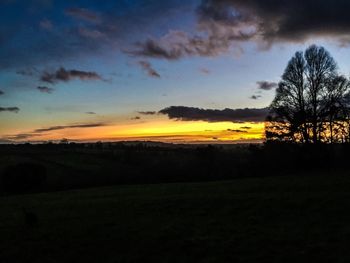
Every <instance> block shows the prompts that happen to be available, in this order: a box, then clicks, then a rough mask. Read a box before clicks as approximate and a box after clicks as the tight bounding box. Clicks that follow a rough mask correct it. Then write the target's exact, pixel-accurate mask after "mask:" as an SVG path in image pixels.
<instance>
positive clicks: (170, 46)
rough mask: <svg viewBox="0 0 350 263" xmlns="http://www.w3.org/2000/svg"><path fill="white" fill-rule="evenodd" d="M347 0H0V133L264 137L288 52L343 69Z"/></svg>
mask: <svg viewBox="0 0 350 263" xmlns="http://www.w3.org/2000/svg"><path fill="white" fill-rule="evenodd" d="M349 10H350V2H349V1H347V0H333V1H325V0H319V1H314V0H304V1H287V0H269V1H261V0H216V1H215V0H212V1H210V0H187V1H183V0H181V1H180V0H167V1H165V0H163V1H161V0H114V1H108V0H106V1H98V0H90V1H87V0H84V1H82V0H81V1H80V0H75V1H64V0H26V1H25V0H0V22H1V23H0V142H2V143H6V142H24V141H45V140H60V139H62V138H68V139H70V140H76V141H97V140H102V141H114V140H156V141H165V142H210V143H212V142H225V143H228V142H244V141H249V142H250V141H259V140H261V139H262V138H263V129H264V123H263V120H264V118H265V116H266V113H267V109H266V107H267V106H268V105H269V104H270V103H271V101H272V99H273V97H274V92H275V88H276V86H277V83H278V81H279V79H280V76H281V75H282V73H283V70H284V68H285V66H286V64H287V62H288V60H289V59H290V58H291V57H292V55H293V54H294V53H295V52H296V51H298V50H304V49H305V48H306V47H307V46H309V45H310V44H317V45H322V46H324V47H325V48H326V49H327V50H328V51H329V52H330V53H331V54H332V56H333V57H334V58H335V60H336V61H337V62H338V66H339V71H340V72H341V73H343V74H345V75H346V76H349V73H350V49H349V44H350V19H349V18H348V17H349V15H348V11H349Z"/></svg>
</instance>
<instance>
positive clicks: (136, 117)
mask: <svg viewBox="0 0 350 263" xmlns="http://www.w3.org/2000/svg"><path fill="white" fill-rule="evenodd" d="M140 119H141V117H140V116H135V117H133V118H131V119H130V120H140Z"/></svg>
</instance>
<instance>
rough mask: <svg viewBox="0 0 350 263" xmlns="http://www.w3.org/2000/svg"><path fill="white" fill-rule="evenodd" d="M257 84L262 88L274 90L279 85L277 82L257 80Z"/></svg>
mask: <svg viewBox="0 0 350 263" xmlns="http://www.w3.org/2000/svg"><path fill="white" fill-rule="evenodd" d="M256 84H257V85H258V89H260V90H272V89H274V88H276V87H277V86H278V84H277V83H276V82H269V81H257V82H256Z"/></svg>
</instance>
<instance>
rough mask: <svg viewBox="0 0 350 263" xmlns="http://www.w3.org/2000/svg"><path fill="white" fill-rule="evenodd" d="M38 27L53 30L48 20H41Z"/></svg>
mask: <svg viewBox="0 0 350 263" xmlns="http://www.w3.org/2000/svg"><path fill="white" fill-rule="evenodd" d="M39 26H40V28H41V29H44V30H51V29H52V28H53V25H52V22H51V21H50V20H48V19H43V20H41V21H40V23H39Z"/></svg>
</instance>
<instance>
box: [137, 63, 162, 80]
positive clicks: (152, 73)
mask: <svg viewBox="0 0 350 263" xmlns="http://www.w3.org/2000/svg"><path fill="white" fill-rule="evenodd" d="M139 65H140V66H141V67H142V69H143V70H144V71H145V72H146V73H147V75H148V76H150V77H153V78H160V75H159V73H158V72H157V71H156V70H155V69H154V68H152V65H151V63H149V62H148V61H144V60H140V61H139Z"/></svg>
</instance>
